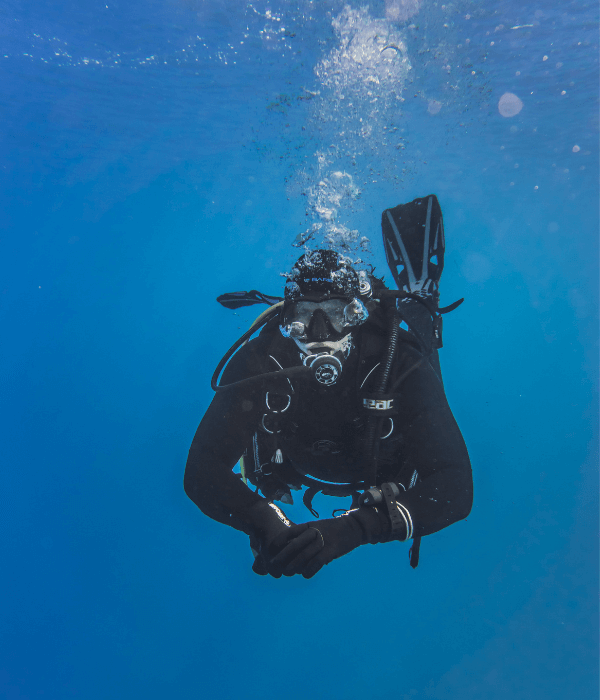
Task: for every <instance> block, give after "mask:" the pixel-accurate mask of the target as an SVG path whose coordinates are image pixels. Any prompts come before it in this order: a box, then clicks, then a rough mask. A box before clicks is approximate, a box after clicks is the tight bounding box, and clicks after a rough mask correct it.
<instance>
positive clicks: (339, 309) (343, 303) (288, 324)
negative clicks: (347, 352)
mask: <svg viewBox="0 0 600 700" xmlns="http://www.w3.org/2000/svg"><path fill="white" fill-rule="evenodd" d="M318 310H319V311H321V312H322V313H323V314H325V316H326V317H327V320H328V321H329V323H330V324H331V327H332V328H333V329H334V330H335V331H336V333H342V332H343V331H344V330H345V329H347V328H352V327H353V326H358V325H360V324H361V323H364V322H365V321H366V320H367V318H368V316H369V312H368V311H367V309H366V307H365V305H364V304H363V303H362V301H360V299H352V301H350V302H348V301H347V300H346V299H327V300H326V301H321V302H314V301H297V302H295V303H293V304H290V306H289V308H288V309H287V311H286V314H285V319H284V322H283V325H282V326H281V332H282V333H283V335H284V336H286V337H288V338H301V337H303V336H305V335H306V333H307V329H308V327H309V325H310V323H311V321H312V318H313V315H314V314H315V312H316V311H318Z"/></svg>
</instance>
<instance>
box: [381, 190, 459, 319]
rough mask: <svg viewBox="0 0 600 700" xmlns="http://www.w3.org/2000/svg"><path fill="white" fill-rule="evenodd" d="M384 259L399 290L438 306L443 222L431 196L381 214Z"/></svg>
mask: <svg viewBox="0 0 600 700" xmlns="http://www.w3.org/2000/svg"><path fill="white" fill-rule="evenodd" d="M381 230H382V233H383V245H384V248H385V257H386V259H387V262H388V265H389V268H390V271H391V273H392V276H393V277H394V280H395V282H396V284H397V285H398V289H399V290H401V291H404V292H410V293H412V294H417V295H418V296H420V297H425V298H429V299H431V300H432V301H433V302H434V304H435V305H436V307H437V305H438V301H439V297H440V292H439V281H440V277H441V276H442V270H443V269H444V249H445V240H444V221H443V218H442V209H441V207H440V204H439V202H438V199H437V197H436V196H435V195H434V194H430V195H428V196H427V197H422V198H419V199H414V200H413V201H412V202H409V203H408V204H400V205H398V206H397V207H394V208H393V209H386V210H385V211H384V212H383V214H382V215H381Z"/></svg>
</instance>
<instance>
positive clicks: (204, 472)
mask: <svg viewBox="0 0 600 700" xmlns="http://www.w3.org/2000/svg"><path fill="white" fill-rule="evenodd" d="M251 353H252V345H251V344H249V345H247V346H245V347H244V348H243V349H242V350H241V351H240V352H239V353H238V354H237V355H236V356H235V357H234V358H233V360H232V361H231V363H230V366H229V367H228V368H227V370H226V372H225V374H224V376H223V383H230V382H233V381H237V380H238V379H242V378H244V377H246V376H252V374H255V373H258V372H254V371H253V368H252V361H251V357H250V354H251ZM257 396H260V393H259V392H258V391H256V392H254V391H253V390H252V388H251V387H250V389H249V388H248V387H245V388H243V389H236V388H232V389H228V390H225V391H219V392H217V394H216V395H215V397H214V398H213V400H212V402H211V404H210V406H209V407H208V410H207V411H206V413H205V414H204V417H203V418H202V421H201V422H200V425H199V426H198V430H197V431H196V434H195V436H194V439H193V441H192V445H191V447H190V451H189V454H188V459H187V464H186V468H185V476H184V488H185V492H186V494H187V495H188V496H189V498H191V500H192V501H193V502H194V503H195V504H196V505H197V506H198V508H200V510H201V511H202V512H203V513H205V514H206V515H208V516H209V517H210V518H213V519H214V520H217V521H219V522H222V523H226V524H227V525H231V526H232V527H234V528H236V529H238V530H242V531H244V532H246V533H248V534H250V532H251V530H252V526H253V524H252V521H251V518H249V517H248V516H247V512H248V511H249V510H250V508H251V507H252V506H253V505H255V504H256V503H258V502H259V501H264V499H263V498H262V497H261V496H259V495H258V494H256V493H254V492H253V491H252V490H251V489H250V488H248V487H247V486H246V485H245V484H244V483H243V481H242V479H241V478H240V475H239V474H234V472H233V468H234V467H235V465H236V464H237V462H238V461H239V459H240V457H241V456H242V455H243V453H244V451H245V449H246V447H247V445H248V444H249V443H250V440H251V436H252V433H253V432H254V431H255V430H256V426H257V424H258V418H259V410H260V407H259V402H258V400H257Z"/></svg>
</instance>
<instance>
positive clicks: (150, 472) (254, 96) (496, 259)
mask: <svg viewBox="0 0 600 700" xmlns="http://www.w3.org/2000/svg"><path fill="white" fill-rule="evenodd" d="M344 7H345V4H344V3H343V2H327V3H325V2H318V3H317V2H312V1H310V0H299V2H287V1H286V0H274V1H273V2H272V3H269V4H267V3H265V2H263V1H262V0H260V1H257V2H253V3H247V4H246V3H242V2H239V1H237V0H236V1H233V0H224V1H222V2H219V3H216V2H208V1H203V0H165V1H163V2H157V1H156V0H153V1H152V2H144V3H142V2H139V1H138V0H131V1H130V2H121V0H119V2H117V3H115V2H113V1H112V0H102V2H97V1H96V0H90V1H89V2H86V3H80V2H72V1H70V0H62V1H61V2H53V3H50V2H46V1H44V0H36V1H35V2H32V3H20V2H14V1H9V0H5V1H4V2H2V3H1V4H0V11H1V14H2V21H1V23H0V33H1V36H2V45H1V49H2V50H1V51H0V105H1V109H2V129H1V131H0V222H1V237H2V256H1V260H0V266H1V267H0V293H1V295H0V300H1V305H0V314H1V316H0V319H1V328H2V344H1V350H0V353H1V360H0V377H1V385H0V386H1V396H2V404H1V405H2V416H3V420H2V439H1V442H0V445H1V448H0V449H1V453H0V460H1V485H0V499H1V502H0V536H1V539H0V547H1V552H0V561H1V562H2V567H1V575H0V600H1V601H2V605H1V612H0V697H1V698H3V699H4V698H6V699H7V700H25V699H29V698H42V697H43V698H52V699H54V698H56V699H62V698H70V697H75V698H84V699H85V700H96V699H99V700H100V699H101V700H104V699H105V698H146V699H148V700H150V699H152V698H157V699H158V698H161V699H162V698H181V699H185V698H199V697H218V698H223V699H230V698H231V699H233V698H236V699H239V698H243V699H244V700H254V699H256V700H258V699H261V700H262V699H263V698H265V697H279V696H282V697H285V698H286V699H287V700H304V699H305V698H312V699H313V700H320V699H325V698H327V699H330V698H335V699H336V698H375V697H381V696H382V695H384V694H388V695H391V696H393V697H395V698H398V699H399V700H420V699H421V698H433V699H435V700H506V699H508V698H510V699H511V700H525V699H528V700H531V699H532V698H533V699H536V700H537V699H538V698H540V699H542V698H543V699H544V700H559V699H560V700H565V699H570V698H574V699H575V698H576V699H577V700H585V699H587V698H594V697H596V696H597V687H598V644H597V634H598V604H597V583H598V579H597V575H598V539H597V537H598V527H597V512H598V476H597V466H598V450H597V447H598V430H597V427H598V410H597V407H598V362H597V359H598V303H597V302H598V130H597V126H598V88H597V86H598V41H597V39H598V8H597V3H592V2H586V0H576V1H572V2H562V3H558V2H553V3H545V4H539V3H538V4H534V3H531V2H516V1H515V0H510V1H504V2H497V3H491V2H487V3H483V2H479V3H474V2H468V1H467V0H459V1H458V2H451V3H450V2H449V3H447V4H446V5H444V4H442V2H431V1H428V0H422V2H421V1H420V0H386V2H381V1H377V2H373V3H371V4H370V6H369V7H368V8H363V9H362V10H361V7H362V6H361V5H360V3H351V4H350V6H349V9H346V10H345V9H344ZM378 42H379V43H378ZM506 93H510V95H514V96H515V97H514V98H513V97H509V98H505V101H506V100H508V101H509V103H510V104H511V105H515V104H516V105H517V107H518V105H519V102H520V103H521V109H520V111H519V112H518V113H517V114H514V115H513V116H503V115H502V114H501V113H500V111H499V104H500V100H501V98H502V96H503V95H505V94H506ZM511 100H512V102H511ZM502 104H504V102H502ZM361 120H362V121H361ZM336 173H338V174H340V175H341V176H340V175H336ZM320 182H324V183H325V185H323V186H322V187H321V188H320V186H319V183H320ZM328 188H329V189H328ZM432 192H435V193H436V194H437V195H438V197H439V200H440V203H441V205H442V208H443V211H444V220H445V227H446V235H447V255H446V268H445V272H444V277H443V279H442V286H441V291H442V304H449V303H451V302H452V301H454V300H455V299H457V298H459V297H462V296H464V297H465V299H466V301H465V303H464V304H463V306H461V307H460V309H459V310H457V311H455V312H454V313H453V314H451V315H450V316H448V317H447V318H446V323H445V337H444V340H445V347H444V349H443V351H442V355H441V361H442V367H443V371H444V380H445V385H446V391H447V394H448V397H449V401H450V404H451V406H452V408H453V411H454V413H455V416H456V418H457V420H458V423H459V425H460V426H461V429H462V431H463V434H464V436H465V439H466V442H467V445H468V447H469V451H470V455H471V459H472V462H473V468H474V480H475V490H476V491H475V504H474V508H473V511H472V513H471V515H470V516H469V518H468V519H467V521H466V522H461V523H458V524H456V525H453V526H451V527H450V528H447V529H446V530H444V531H442V532H440V533H438V534H436V535H434V536H431V537H428V538H425V540H424V542H423V547H422V557H421V563H420V565H419V568H418V569H417V570H415V571H413V570H412V569H411V568H410V567H409V565H408V562H407V551H406V550H407V546H406V545H402V544H396V543H394V544H391V545H380V546H376V547H362V548H360V549H359V550H357V551H355V552H353V553H352V554H350V555H348V556H346V557H344V558H343V559H340V560H338V561H335V562H333V563H332V564H331V565H330V566H328V567H326V568H325V569H324V570H322V571H321V572H320V573H319V574H318V575H317V576H316V577H315V578H314V579H312V580H310V581H306V580H304V579H302V578H299V577H294V578H292V579H281V580H274V579H271V578H269V577H266V578H263V577H258V576H255V575H254V574H253V573H252V572H251V570H250V566H251V561H252V556H251V553H250V551H249V547H248V543H247V538H246V537H245V536H244V535H242V534H241V533H238V532H236V531H234V530H231V529H228V528H226V527H225V526H222V525H219V524H217V523H214V522H212V521H210V520H209V519H208V518H206V517H205V516H203V515H202V514H201V513H200V512H199V511H198V510H197V508H196V507H195V506H194V505H193V504H192V502H191V501H189V500H188V499H187V498H186V496H185V495H184V492H183V488H182V476H183V468H184V465H185V460H186V456H187V450H188V448H189V444H190V442H191V439H192V436H193V434H194V431H195V429H196V426H197V424H198V422H199V420H200V418H201V417H202V415H203V412H204V410H205V409H206V407H207V405H208V403H209V401H210V400H211V391H210V387H209V380H210V375H211V373H212V371H213V369H214V367H215V365H216V363H217V362H218V360H219V359H220V357H221V355H222V354H223V353H224V351H225V350H226V349H227V348H228V347H229V346H230V345H231V344H232V343H233V341H234V340H235V339H236V338H237V337H238V336H239V335H240V334H241V332H242V331H243V330H245V328H246V327H247V326H248V324H249V323H250V322H251V321H252V320H253V317H254V314H253V313H251V312H247V313H246V312H244V313H240V314H239V315H234V314H233V313H232V312H229V311H226V310H225V309H223V308H221V307H219V305H218V304H216V302H215V301H214V299H215V297H216V296H217V295H218V294H220V293H223V292H226V291H234V290H238V289H247V288H258V289H261V290H263V291H264V292H266V293H269V294H278V293H279V290H280V289H281V285H282V278H281V276H280V274H281V273H282V272H284V271H286V270H288V269H289V268H290V266H291V263H292V261H293V260H294V259H295V258H296V257H297V256H298V255H299V253H300V252H301V250H300V249H299V248H296V247H294V246H293V245H292V244H293V243H294V242H295V241H296V239H297V236H298V235H299V234H303V233H305V232H306V231H313V227H314V230H315V231H316V233H315V236H316V238H315V241H317V240H320V241H323V240H325V237H327V236H329V239H327V240H330V241H332V242H333V243H334V244H335V245H342V244H345V245H347V246H348V250H349V251H350V252H351V253H352V254H353V255H354V257H357V256H362V258H363V259H364V260H365V261H367V262H371V263H372V264H375V265H376V267H377V270H378V271H380V272H384V271H385V269H386V267H385V259H384V255H383V250H382V246H381V241H380V233H379V221H380V214H381V211H383V209H385V208H388V207H392V206H395V205H396V204H399V203H401V202H407V201H410V200H411V199H413V198H414V197H418V196H424V195H426V194H429V193H432ZM334 205H335V206H334ZM332 208H333V209H335V211H332ZM354 231H357V232H358V234H355V233H352V232H354ZM357 236H358V237H357ZM363 236H364V237H367V238H368V239H370V244H367V243H366V242H363V243H364V246H362V245H361V242H360V240H361V238H362V237H363ZM319 237H321V238H319ZM365 246H367V247H368V249H365ZM388 277H389V276H388ZM323 499H324V500H326V501H331V500H332V499H325V497H323ZM319 505H321V506H322V507H323V508H325V509H328V508H329V507H330V506H331V505H332V504H331V503H329V502H326V503H324V502H323V501H321V502H320V503H319ZM335 505H339V504H337V503H336V504H333V506H332V507H334V506H335ZM288 513H289V514H290V516H291V517H293V518H294V519H297V520H301V519H302V520H304V519H306V518H307V516H308V514H307V512H306V511H303V510H302V508H301V507H297V506H294V507H293V508H291V509H288Z"/></svg>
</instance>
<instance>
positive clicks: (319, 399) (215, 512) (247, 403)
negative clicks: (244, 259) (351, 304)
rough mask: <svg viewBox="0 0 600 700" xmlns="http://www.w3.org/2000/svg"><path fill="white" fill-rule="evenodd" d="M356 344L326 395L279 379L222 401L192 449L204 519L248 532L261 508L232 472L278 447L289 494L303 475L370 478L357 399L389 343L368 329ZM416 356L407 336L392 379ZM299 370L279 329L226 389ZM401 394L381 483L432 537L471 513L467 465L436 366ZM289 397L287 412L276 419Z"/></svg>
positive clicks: (250, 353) (251, 346)
mask: <svg viewBox="0 0 600 700" xmlns="http://www.w3.org/2000/svg"><path fill="white" fill-rule="evenodd" d="M355 342H356V348H355V349H354V350H353V351H352V353H351V355H350V357H349V358H348V360H347V361H346V363H345V364H344V368H343V372H342V376H341V378H340V380H339V381H338V382H337V383H336V384H334V385H333V386H329V387H324V386H320V385H318V383H317V382H316V381H315V379H314V378H313V377H303V378H302V380H298V379H292V380H287V379H285V378H283V377H278V378H277V379H276V380H272V381H270V382H269V383H268V384H266V383H265V382H264V381H262V382H261V381H257V382H253V383H251V384H249V385H248V384H246V385H244V386H241V387H239V388H235V387H234V388H231V389H228V390H225V391H219V392H217V394H216V396H215V397H214V399H213V401H212V403H211V404H210V406H209V408H208V410H207V412H206V414H205V415H204V418H203V419H202V422H201V423H200V426H199V427H198V430H197V432H196V435H195V437H194V440H193V442H192V446H191V448H190V452H189V457H188V461H187V466H186V473H185V490H186V493H187V495H188V496H189V497H190V498H191V499H192V500H193V501H194V503H196V505H197V506H198V507H199V508H200V509H201V510H202V511H203V512H204V513H205V514H206V515H208V516H209V517H211V518H213V519H214V520H218V521H220V522H223V523H227V524H228V525H231V526H233V527H235V528H237V529H240V530H243V531H244V532H248V530H249V527H248V522H247V519H246V518H245V513H246V512H247V511H248V509H250V508H251V507H252V506H253V505H254V504H255V503H257V502H258V501H261V500H263V499H262V497H261V496H260V495H259V494H258V493H255V492H254V491H253V490H252V489H250V488H249V487H248V486H246V485H245V484H244V483H243V481H242V479H240V476H239V474H235V473H234V472H233V468H234V467H235V465H236V463H237V462H238V460H239V459H240V457H241V456H242V454H244V453H246V454H247V460H248V459H250V460H252V459H254V458H255V459H256V462H257V464H258V466H260V463H261V461H263V459H264V460H265V461H269V463H270V459H269V457H270V455H272V454H273V448H275V447H276V448H277V449H279V450H281V454H282V455H283V463H282V464H281V465H277V464H275V465H273V464H272V463H270V466H271V467H273V469H274V471H275V472H277V469H279V472H280V475H279V478H280V479H281V480H283V481H286V480H287V483H288V484H292V485H293V484H295V483H296V482H297V483H301V481H302V476H301V475H302V474H308V475H309V476H312V477H315V478H318V479H324V480H327V481H336V482H348V481H358V480H361V479H363V478H365V474H364V469H363V467H364V457H363V450H362V441H361V438H362V436H363V430H364V424H365V420H366V418H365V415H364V412H363V411H362V410H361V406H360V401H359V395H360V392H365V391H368V390H369V388H370V385H371V384H372V382H373V381H374V379H375V377H376V375H377V371H376V370H375V371H372V370H374V368H375V367H376V366H377V364H378V362H379V361H380V359H381V356H382V353H383V350H384V347H385V344H386V336H385V332H384V330H383V327H382V325H380V324H377V323H374V322H371V320H370V321H369V322H368V323H366V324H364V326H361V327H360V328H359V329H357V330H356V331H355ZM420 357H421V355H420V353H419V350H418V346H417V345H416V344H415V343H414V341H413V339H412V336H411V335H410V334H409V333H408V332H406V333H405V332H402V335H401V338H400V342H399V345H398V351H397V356H396V361H395V363H394V366H393V377H392V379H394V378H395V377H399V376H400V375H401V374H402V373H403V372H404V371H405V370H406V369H408V368H410V367H412V366H413V365H414V364H415V362H416V361H417V360H418V359H419V358H420ZM300 364H301V362H300V356H299V352H298V349H297V347H296V345H295V343H294V341H293V340H292V339H290V338H283V337H282V336H281V334H280V332H279V329H278V326H277V322H276V321H273V322H270V323H269V324H267V326H266V327H265V328H264V329H263V331H262V332H261V334H260V335H259V337H258V338H256V339H255V340H252V341H250V342H249V343H248V344H247V345H245V346H244V347H242V349H241V350H240V351H239V352H238V353H237V354H236V355H235V356H234V357H233V359H232V360H231V362H230V363H229V365H228V367H227V369H226V371H225V373H224V376H223V380H222V383H223V384H229V383H232V382H235V381H238V380H240V379H243V378H246V377H251V376H255V375H258V374H263V373H265V372H273V371H276V370H277V369H279V366H281V367H284V368H288V367H292V366H296V365H300ZM398 391H399V397H398V399H397V400H396V405H397V408H398V412H397V414H396V415H394V416H393V417H392V420H393V426H392V423H391V421H389V419H388V422H387V424H386V425H384V430H383V431H382V436H383V435H385V434H386V433H388V432H389V435H388V437H387V438H386V439H383V440H381V442H380V452H379V478H378V482H379V483H383V482H385V481H394V482H396V483H398V484H399V485H400V490H401V494H400V496H399V497H398V499H397V500H398V501H400V502H401V503H402V504H403V505H404V506H406V508H408V510H409V511H410V513H411V516H412V520H413V523H414V535H415V536H422V535H428V534H431V533H433V532H436V531H438V530H440V529H442V528H444V527H446V526H448V525H451V524H452V523H454V522H456V521H457V520H461V519H463V518H465V517H467V515H468V514H469V512H470V509H471V504H472V496H473V486H472V478H471V465H470V462H469V456H468V453H467V449H466V446H465V443H464V440H463V438H462V435H461V433H460V430H459V428H458V425H457V424H456V421H455V420H454V417H453V415H452V412H451V411H450V407H449V406H448V402H447V400H446V396H445V394H444V389H443V385H442V382H441V379H440V378H439V376H438V374H436V372H435V371H434V369H433V368H432V366H431V364H430V363H429V362H427V361H425V362H422V363H421V364H420V365H419V366H418V367H417V368H416V369H414V371H412V372H411V373H410V374H409V375H408V376H407V377H406V379H405V380H404V382H403V383H402V384H401V386H400V388H399V390H398ZM267 392H269V395H268V396H267ZM287 397H289V401H290V406H289V408H288V410H286V411H285V412H284V413H280V414H275V413H274V412H273V409H276V410H280V409H282V408H284V407H285V405H286V404H287V401H288V399H287ZM269 430H270V431H271V432H269ZM274 430H276V431H278V432H277V441H276V442H274V438H273V431H274ZM257 451H262V452H264V453H265V455H266V457H264V458H263V457H262V456H261V455H257V454H256V453H257ZM249 534H250V533H249Z"/></svg>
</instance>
